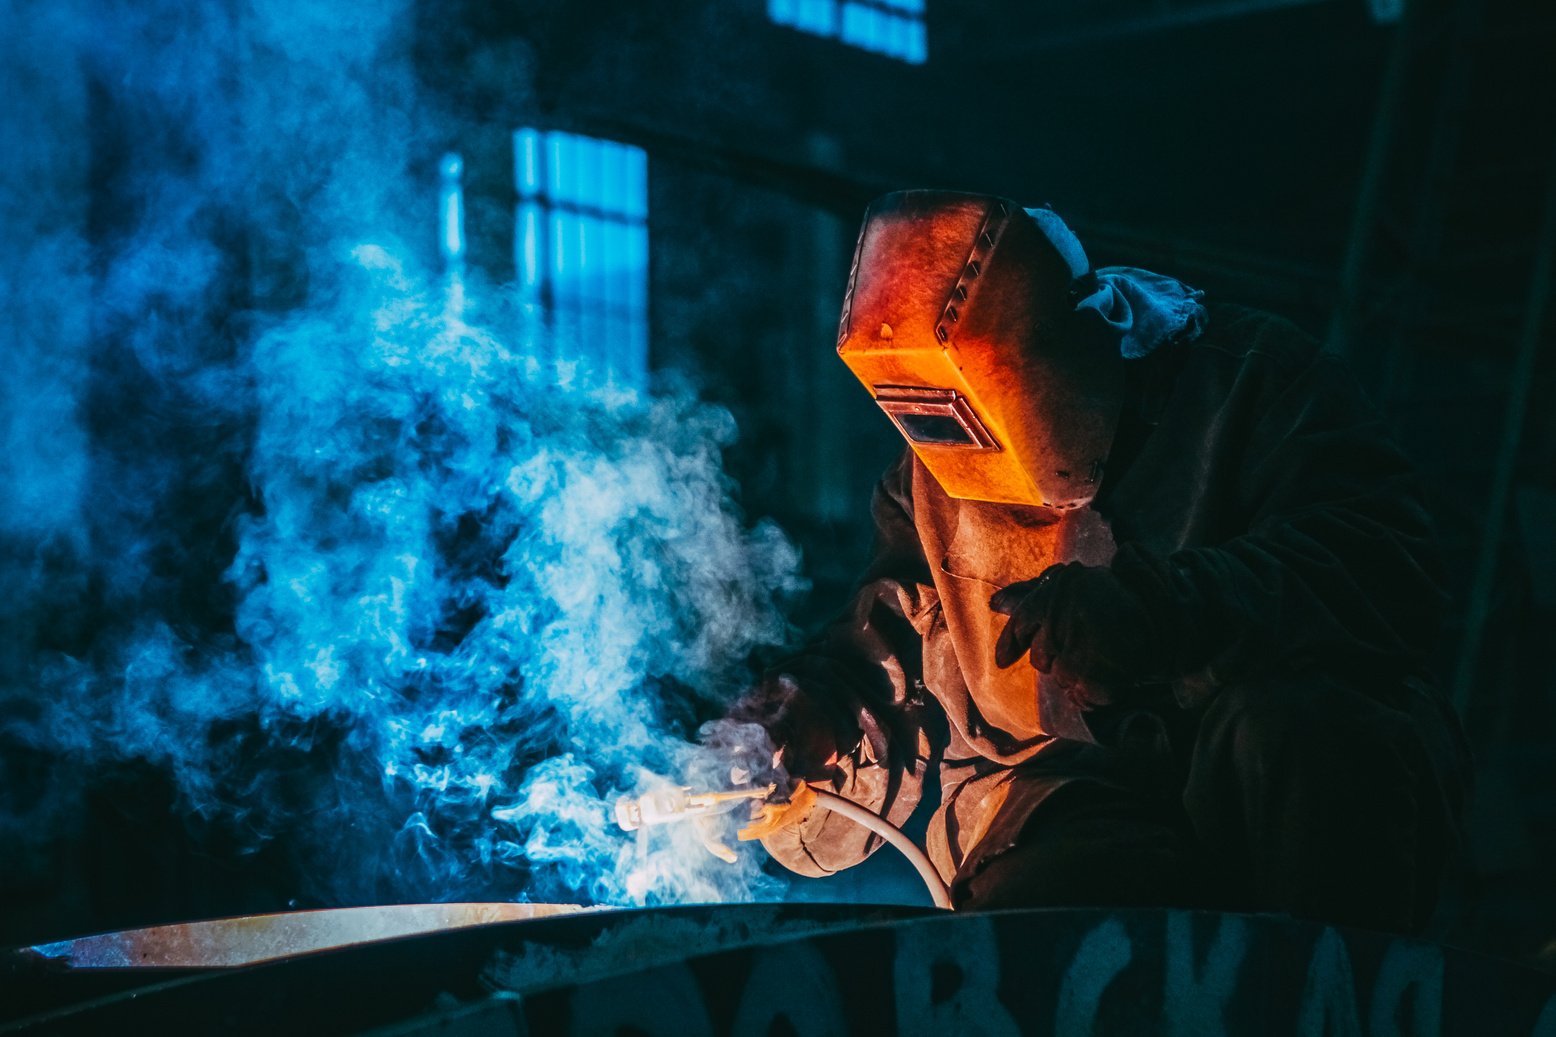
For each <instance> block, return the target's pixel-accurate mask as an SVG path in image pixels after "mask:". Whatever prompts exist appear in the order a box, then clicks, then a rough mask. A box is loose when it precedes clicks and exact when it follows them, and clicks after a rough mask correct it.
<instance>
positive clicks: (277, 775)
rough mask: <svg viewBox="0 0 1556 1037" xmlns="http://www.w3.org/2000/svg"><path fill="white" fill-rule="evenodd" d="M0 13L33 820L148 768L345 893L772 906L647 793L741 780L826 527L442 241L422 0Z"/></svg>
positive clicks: (17, 685)
mask: <svg viewBox="0 0 1556 1037" xmlns="http://www.w3.org/2000/svg"><path fill="white" fill-rule="evenodd" d="M3 7H4V9H3V12H0V18H3V21H4V23H5V24H7V25H8V26H11V27H13V28H14V30H15V31H13V32H12V33H11V34H10V35H9V37H8V41H7V42H6V43H5V44H3V45H0V47H3V49H4V53H3V54H0V58H3V59H4V60H5V64H6V66H7V68H8V73H7V75H8V78H9V79H12V80H14V82H12V83H9V84H8V89H7V90H5V92H4V96H5V98H6V100H4V101H3V102H0V112H3V118H4V120H5V123H4V126H5V129H6V138H7V139H8V140H13V141H21V142H24V145H23V146H22V147H21V148H20V149H19V150H18V152H17V161H16V162H15V163H14V164H12V168H10V169H9V170H7V172H6V173H5V181H4V184H3V188H4V192H3V196H0V204H3V206H4V213H5V216H6V228H7V230H6V233H7V236H8V239H10V241H9V242H8V245H10V246H13V247H8V249H7V250H6V251H7V253H8V254H7V255H6V256H5V258H4V260H3V265H0V272H3V276H4V281H3V283H0V302H3V303H4V306H3V316H0V320H3V322H4V323H3V328H4V334H5V342H4V348H5V355H6V357H7V362H6V363H5V364H4V365H3V370H0V403H3V405H4V425H3V428H4V432H5V436H6V440H5V444H4V446H5V450H4V454H3V456H0V476H3V477H4V479H5V482H6V485H7V494H6V498H5V500H4V503H3V504H0V538H3V547H4V554H3V556H0V576H3V578H4V581H5V585H4V588H3V589H4V592H5V593H4V599H5V600H4V601H3V602H0V614H3V615H4V616H5V618H6V622H7V625H8V626H9V627H11V628H12V629H14V630H15V631H16V636H15V637H14V638H11V639H10V643H9V645H8V646H7V648H6V649H5V651H4V654H3V655H0V682H3V684H0V767H4V768H7V773H9V774H11V775H12V776H13V777H15V776H16V775H21V774H22V772H23V771H27V770H28V768H33V769H34V770H36V767H38V766H42V767H44V768H45V770H46V772H47V774H48V775H49V776H50V777H49V778H48V779H47V780H43V781H40V780H36V779H34V780H30V781H23V780H21V779H20V778H18V779H17V780H15V781H12V782H10V783H9V787H10V788H11V790H12V791H11V792H9V793H5V792H0V838H3V839H4V840H5V843H6V846H7V847H24V846H26V845H30V844H36V843H37V842H38V841H39V840H46V839H47V838H50V837H51V836H52V835H55V834H57V831H58V829H59V827H60V826H61V825H63V824H64V823H65V819H67V818H68V817H70V816H71V813H72V801H71V796H72V794H73V792H72V790H73V789H74V788H75V784H73V783H79V782H83V781H86V780H87V776H89V775H90V773H91V771H92V769H93V768H96V767H100V766H103V765H105V764H109V763H113V762H115V761H126V760H134V761H143V762H145V763H147V764H150V765H155V766H156V767H158V768H161V769H163V770H164V771H165V772H166V773H167V774H169V775H170V776H171V780H172V781H173V783H174V787H175V788H176V790H177V793H178V797H179V803H180V806H181V808H182V809H183V810H185V811H187V813H188V814H189V816H190V817H191V818H198V819H203V820H204V821H206V822H208V823H213V824H220V825H221V826H223V827H224V830H227V831H232V832H237V833H240V835H239V837H238V838H239V841H240V842H243V843H246V844H247V845H249V846H253V845H259V844H263V843H265V842H267V841H271V840H277V839H283V840H286V841H287V842H288V843H289V845H291V846H293V848H294V856H295V858H296V861H297V867H298V869H299V871H301V872H302V873H303V877H302V879H301V881H303V882H305V883H307V884H309V885H310V886H311V887H312V892H313V893H314V895H315V896H317V897H319V898H321V899H333V900H336V901H337V902H339V901H345V900H350V899H358V900H360V899H370V898H375V897H376V898H385V899H417V898H431V899H452V898H457V897H470V896H477V895H483V896H491V895H501V896H509V897H514V898H522V899H536V900H546V899H583V900H588V901H593V902H604V903H657V902H671V901H685V900H722V899H732V898H750V897H752V896H761V895H764V894H771V893H772V891H773V888H774V884H773V882H774V880H770V879H766V878H764V877H763V876H762V875H761V874H760V872H759V870H758V861H757V859H756V855H753V854H752V853H749V852H745V853H743V854H742V856H741V859H740V862H739V863H738V864H737V865H736V866H734V867H729V866H726V865H724V864H722V863H719V862H717V861H715V860H713V859H712V857H711V856H709V855H708V854H707V853H706V851H704V850H703V849H702V847H701V845H700V844H699V843H698V840H697V837H696V835H695V833H694V832H692V831H691V830H690V829H689V828H688V829H676V830H671V831H663V832H656V833H651V834H648V835H644V836H641V837H636V838H635V837H632V836H627V835H625V834H623V833H621V832H620V831H619V830H617V829H616V828H615V826H614V823H613V822H612V819H611V804H612V801H613V799H614V798H615V797H616V796H617V795H620V794H624V793H629V792H641V791H644V790H646V789H648V788H651V787H658V786H662V785H663V784H664V783H665V782H667V781H675V780H679V779H680V776H681V775H684V774H691V773H696V774H699V775H704V776H706V775H710V774H712V775H716V774H717V772H718V766H717V763H716V761H713V762H710V758H709V757H708V756H707V752H706V751H704V750H701V749H699V748H698V746H697V742H696V728H697V726H698V723H699V722H700V721H701V720H703V719H705V718H707V717H709V716H715V715H718V713H719V712H720V710H721V706H722V704H724V703H726V702H727V700H728V698H729V697H730V696H731V695H733V694H736V693H738V691H739V690H740V689H741V688H742V686H743V685H744V684H745V683H746V682H747V681H749V679H750V676H751V674H750V659H751V657H752V654H753V652H756V651H758V650H760V649H762V648H763V647H764V646H773V645H777V644H781V643H782V642H784V641H785V640H786V639H787V638H788V637H789V634H790V631H789V628H788V625H787V624H786V622H785V619H784V613H783V607H784V604H785V602H786V601H787V600H788V599H789V598H790V597H792V595H793V594H794V593H795V592H796V591H797V590H798V589H799V588H800V580H799V577H798V576H797V571H798V559H797V556H796V553H795V551H794V549H793V548H792V546H791V545H790V544H789V542H788V541H787V540H786V539H785V537H784V536H783V535H782V534H781V533H780V532H779V531H778V530H777V529H776V528H774V527H772V526H770V525H765V524H757V525H756V526H755V527H749V526H747V524H746V522H745V520H744V518H743V517H742V516H741V514H740V512H739V509H738V507H737V506H736V505H735V503H734V501H733V499H732V492H733V488H732V486H731V485H730V483H729V481H728V479H727V478H726V477H725V476H724V474H723V472H722V469H721V464H720V456H721V455H720V451H721V449H722V447H724V446H725V445H727V444H728V443H729V442H730V441H731V438H732V437H733V436H734V435H735V429H734V428H733V423H732V421H731V420H730V418H729V416H728V415H727V413H726V412H724V411H722V410H720V409H718V408H716V407H713V406H710V405H707V404H705V403H700V402H698V401H697V400H696V399H695V397H694V396H693V394H691V393H690V392H689V391H687V390H685V389H684V388H674V387H670V386H668V385H667V387H666V388H665V389H663V390H662V391H659V392H657V393H655V394H652V395H649V394H643V393H639V392H637V391H635V390H632V389H627V388H622V387H619V386H614V385H611V384H610V383H609V382H608V381H606V380H604V379H600V378H597V377H595V376H594V374H593V373H591V372H590V371H588V370H587V369H586V367H583V366H572V365H566V366H560V367H559V366H558V365H556V364H551V363H543V362H541V361H539V360H537V359H536V358H537V357H538V356H542V355H545V356H553V355H556V354H558V353H560V354H562V355H566V354H567V352H568V346H569V344H568V343H557V342H544V343H541V342H538V341H537V337H538V336H540V335H542V334H543V332H542V330H541V329H539V328H537V327H535V326H532V325H527V324H526V323H525V318H524V317H523V315H522V314H520V313H518V312H516V311H515V309H514V308H511V307H508V306H506V305H504V302H503V300H504V299H505V298H506V297H507V293H506V292H505V291H504V289H503V288H502V286H496V285H486V284H482V283H480V282H479V281H470V282H468V283H463V282H460V283H456V282H454V281H452V280H450V278H449V277H448V276H447V275H445V274H444V273H443V272H441V271H439V270H436V269H428V266H427V264H426V261H425V259H424V258H422V257H423V256H424V254H425V252H426V250H425V249H423V248H422V247H421V244H420V243H421V241H422V240H426V241H430V240H431V237H432V235H431V233H430V228H431V226H432V221H433V220H434V219H435V204H436V202H435V193H434V191H433V190H431V189H430V187H429V184H428V178H427V177H425V176H422V175H420V174H419V173H418V170H419V169H422V168H425V167H426V166H428V165H429V164H430V163H431V162H432V161H434V160H435V159H436V157H437V156H438V155H439V154H440V153H441V149H442V147H443V146H444V143H445V142H446V140H447V139H448V138H449V137H450V136H451V135H452V134H453V133H454V132H455V131H456V130H457V129H458V127H457V126H453V125H451V124H450V123H449V122H448V120H447V118H446V117H445V116H443V115H441V114H440V113H439V110H438V105H437V103H436V99H435V98H430V97H429V96H427V95H426V92H425V91H424V90H423V89H422V88H421V86H420V83H419V80H418V78H417V75H416V72H415V68H414V65H413V62H412V61H411V52H412V45H413V43H414V42H415V33H416V31H417V26H418V24H419V23H418V19H417V17H416V16H417V9H416V6H415V5H413V4H411V3H409V2H408V0H401V2H399V3H393V2H391V3H386V4H377V5H371V7H369V8H362V7H359V6H354V5H339V4H333V3H325V2H322V0H320V2H306V0H238V2H235V3H232V4H227V5H221V6H218V5H192V6H191V5H174V4H171V3H156V2H153V3H136V4H131V3H116V2H113V0H100V2H95V3H78V4H74V5H71V4H69V3H67V4H63V5H40V4H29V3H25V2H7V3H5V4H4V5H3ZM542 346H543V347H544V348H542ZM753 737H755V733H753ZM39 760H43V761H46V762H45V763H44V764H38V763H37V761H39ZM29 773H30V772H29ZM62 775H69V776H71V777H70V778H69V779H68V780H66V779H64V778H62V777H61V776H62ZM18 852H19V851H18Z"/></svg>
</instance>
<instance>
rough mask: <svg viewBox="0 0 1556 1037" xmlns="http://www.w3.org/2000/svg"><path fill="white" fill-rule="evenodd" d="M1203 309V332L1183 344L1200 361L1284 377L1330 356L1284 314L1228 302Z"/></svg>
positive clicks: (1315, 340)
mask: <svg viewBox="0 0 1556 1037" xmlns="http://www.w3.org/2000/svg"><path fill="white" fill-rule="evenodd" d="M1206 310H1207V312H1208V318H1209V319H1208V320H1207V321H1206V327H1205V330H1204V332H1203V333H1202V334H1201V335H1200V336H1199V337H1198V338H1196V339H1195V340H1194V341H1192V342H1190V343H1188V344H1187V346H1188V349H1189V350H1190V352H1191V354H1193V355H1196V356H1197V357H1198V358H1199V359H1201V360H1202V361H1209V362H1211V363H1215V364H1218V365H1221V366H1228V367H1235V368H1245V369H1257V370H1259V371H1260V372H1262V373H1263V374H1265V375H1266V376H1273V377H1275V378H1277V379H1284V378H1291V377H1295V376H1296V375H1297V374H1298V373H1299V372H1301V371H1305V370H1307V369H1308V368H1310V367H1312V366H1313V364H1315V363H1317V362H1319V361H1320V360H1321V359H1323V360H1327V359H1330V358H1328V357H1326V356H1325V355H1324V354H1322V352H1321V350H1320V346H1319V343H1318V340H1317V339H1315V338H1314V337H1313V336H1311V335H1309V334H1308V333H1307V332H1305V331H1303V330H1302V329H1301V328H1299V327H1298V326H1297V325H1296V324H1293V323H1292V322H1291V321H1289V320H1287V319H1286V318H1284V317H1279V316H1276V315H1275V314H1273V313H1266V312H1265V311H1263V310H1256V309H1253V308H1251V307H1248V306H1236V305H1233V304H1230V303H1213V304H1211V305H1209V306H1207V307H1206Z"/></svg>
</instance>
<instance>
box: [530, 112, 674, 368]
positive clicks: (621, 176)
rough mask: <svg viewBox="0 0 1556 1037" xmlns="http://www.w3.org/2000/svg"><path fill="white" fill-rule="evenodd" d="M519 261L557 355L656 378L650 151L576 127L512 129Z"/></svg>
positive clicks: (531, 300) (534, 304)
mask: <svg viewBox="0 0 1556 1037" xmlns="http://www.w3.org/2000/svg"><path fill="white" fill-rule="evenodd" d="M513 158H514V182H515V183H516V184H517V185H518V206H517V209H516V212H515V234H514V266H515V269H516V270H517V272H518V284H519V290H520V291H521V292H522V293H523V298H524V301H525V302H526V303H527V304H528V305H530V306H532V307H533V308H534V310H535V312H536V315H537V316H538V317H540V318H541V320H542V321H543V326H544V327H545V328H546V330H547V332H548V333H549V336H548V337H549V339H550V341H551V342H552V343H554V345H553V347H552V348H553V349H554V352H555V355H557V356H558V357H560V358H563V359H566V358H569V357H574V358H578V359H582V360H584V361H586V362H588V363H589V364H590V366H592V367H593V368H594V369H595V370H596V371H598V372H601V373H603V374H604V375H605V377H607V378H609V379H610V380H612V381H613V382H615V383H616V384H625V385H634V386H638V387H642V386H643V385H645V384H646V382H647V380H648V156H647V155H645V154H644V152H643V150H642V149H641V148H634V147H631V146H629V145H626V144H618V143H616V142H614V141H608V140H596V139H594V138H592V137H581V136H578V135H577V134H573V133H559V132H556V131H546V130H536V129H521V130H519V131H517V132H516V133H515V134H514V135H513Z"/></svg>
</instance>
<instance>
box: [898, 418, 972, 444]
mask: <svg viewBox="0 0 1556 1037" xmlns="http://www.w3.org/2000/svg"><path fill="white" fill-rule="evenodd" d="M893 417H895V418H896V419H897V424H898V425H899V426H901V428H902V431H903V433H904V434H905V435H906V436H907V437H908V438H909V439H911V440H913V442H915V443H926V444H930V445H936V446H953V445H954V446H977V445H978V441H977V440H975V439H973V437H972V435H971V434H970V433H969V432H968V431H967V429H966V428H964V427H963V426H962V423H961V422H959V421H957V420H956V418H954V417H952V416H951V415H949V414H902V413H898V414H895V415H893Z"/></svg>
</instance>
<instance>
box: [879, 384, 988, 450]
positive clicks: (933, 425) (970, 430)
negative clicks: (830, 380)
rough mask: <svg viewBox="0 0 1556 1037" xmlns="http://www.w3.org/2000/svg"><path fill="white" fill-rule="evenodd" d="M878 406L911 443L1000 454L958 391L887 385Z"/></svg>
mask: <svg viewBox="0 0 1556 1037" xmlns="http://www.w3.org/2000/svg"><path fill="white" fill-rule="evenodd" d="M875 402H876V403H877V404H878V405H879V406H880V408H881V410H883V411H885V412H886V416H887V417H889V418H891V420H892V421H893V422H894V423H895V424H896V426H897V428H898V429H900V430H901V431H902V434H903V435H904V436H906V437H907V438H908V441H909V442H911V443H919V444H922V445H924V446H952V447H966V448H969V449H972V450H998V449H999V444H998V443H996V442H994V437H993V436H991V435H989V432H988V429H986V428H984V426H983V422H981V421H979V420H978V415H977V413H976V412H974V411H973V409H972V407H970V406H969V405H968V403H967V400H966V399H964V398H963V397H962V396H961V395H960V394H958V393H957V392H956V390H954V389H921V388H917V387H914V386H896V385H883V386H879V387H878V388H877V389H876V394H875Z"/></svg>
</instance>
